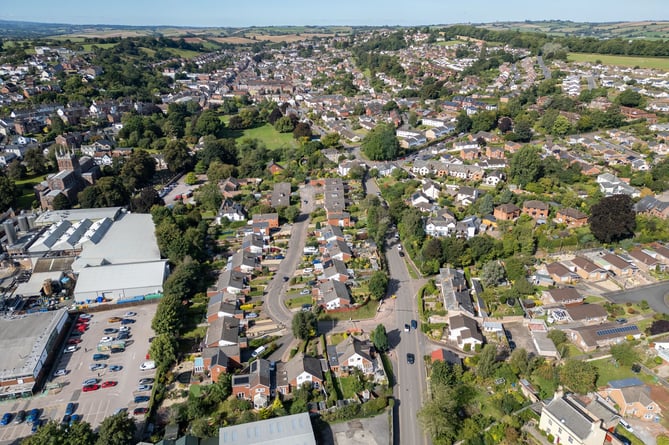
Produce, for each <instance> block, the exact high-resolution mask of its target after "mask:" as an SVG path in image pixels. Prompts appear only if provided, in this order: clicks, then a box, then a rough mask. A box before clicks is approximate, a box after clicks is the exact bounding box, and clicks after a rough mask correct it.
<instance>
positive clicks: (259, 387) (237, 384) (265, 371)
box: [232, 358, 274, 409]
mask: <svg viewBox="0 0 669 445" xmlns="http://www.w3.org/2000/svg"><path fill="white" fill-rule="evenodd" d="M232 394H233V395H234V396H235V397H236V398H238V399H245V400H250V401H252V402H253V408H254V409H261V408H264V407H266V406H267V405H268V403H269V401H270V400H271V399H272V397H273V396H274V388H273V387H272V379H271V371H270V363H269V361H267V360H265V359H263V358H261V359H258V360H255V361H253V362H251V364H250V365H249V369H248V373H246V374H236V375H233V376H232Z"/></svg>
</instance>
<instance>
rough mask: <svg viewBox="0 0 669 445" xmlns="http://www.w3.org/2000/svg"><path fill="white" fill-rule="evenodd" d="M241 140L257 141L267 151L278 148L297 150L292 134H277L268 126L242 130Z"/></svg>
mask: <svg viewBox="0 0 669 445" xmlns="http://www.w3.org/2000/svg"><path fill="white" fill-rule="evenodd" d="M242 138H251V139H258V140H260V141H262V142H263V143H264V144H265V145H266V146H267V148H269V149H273V148H279V147H291V148H297V141H296V140H295V139H294V138H293V133H279V132H278V131H276V130H275V129H274V127H273V126H271V125H270V124H265V125H263V126H262V127H257V128H248V129H246V130H242Z"/></svg>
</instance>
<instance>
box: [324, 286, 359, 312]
mask: <svg viewBox="0 0 669 445" xmlns="http://www.w3.org/2000/svg"><path fill="white" fill-rule="evenodd" d="M317 298H318V300H319V304H320V305H321V306H323V307H324V308H325V309H326V310H329V311H331V310H333V309H339V308H341V307H349V306H350V305H351V303H352V301H351V294H350V293H349V291H348V288H347V287H346V285H345V284H344V283H342V282H341V281H337V280H327V281H326V282H324V283H321V284H320V285H319V286H318V297H317Z"/></svg>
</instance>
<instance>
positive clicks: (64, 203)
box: [51, 193, 72, 210]
mask: <svg viewBox="0 0 669 445" xmlns="http://www.w3.org/2000/svg"><path fill="white" fill-rule="evenodd" d="M51 205H52V207H53V209H54V210H66V209H69V208H72V204H71V203H70V200H69V199H67V196H65V195H64V194H63V193H59V194H58V195H56V197H55V198H53V202H52V203H51Z"/></svg>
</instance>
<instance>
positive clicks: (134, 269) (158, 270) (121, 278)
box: [74, 260, 167, 297]
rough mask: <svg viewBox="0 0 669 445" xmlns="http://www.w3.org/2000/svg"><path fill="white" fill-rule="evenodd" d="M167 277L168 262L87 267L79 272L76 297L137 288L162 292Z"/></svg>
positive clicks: (75, 290)
mask: <svg viewBox="0 0 669 445" xmlns="http://www.w3.org/2000/svg"><path fill="white" fill-rule="evenodd" d="M166 275H167V260H159V261H147V262H144V263H127V264H108V265H105V266H96V267H85V268H83V269H81V271H80V272H79V276H78V278H77V284H76V286H75V288H74V295H75V297H76V295H77V294H81V293H88V292H95V293H96V294H98V295H101V294H102V292H106V291H109V290H114V289H136V288H150V289H152V292H162V289H163V281H164V280H165V276H166ZM129 296H131V295H128V297H129Z"/></svg>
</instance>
